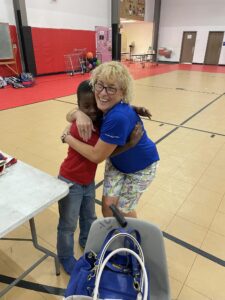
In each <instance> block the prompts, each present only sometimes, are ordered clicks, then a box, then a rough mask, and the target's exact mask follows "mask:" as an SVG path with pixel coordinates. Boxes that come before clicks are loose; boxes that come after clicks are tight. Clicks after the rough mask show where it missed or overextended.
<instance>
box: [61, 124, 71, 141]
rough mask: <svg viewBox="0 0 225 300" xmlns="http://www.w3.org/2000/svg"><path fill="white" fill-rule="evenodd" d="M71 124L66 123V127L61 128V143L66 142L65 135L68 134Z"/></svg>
mask: <svg viewBox="0 0 225 300" xmlns="http://www.w3.org/2000/svg"><path fill="white" fill-rule="evenodd" d="M71 125H72V124H69V125H67V126H66V128H65V129H64V130H63V133H62V135H61V141H62V143H66V137H67V136H68V135H70V128H71Z"/></svg>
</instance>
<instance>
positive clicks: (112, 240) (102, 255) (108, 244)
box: [99, 232, 144, 264]
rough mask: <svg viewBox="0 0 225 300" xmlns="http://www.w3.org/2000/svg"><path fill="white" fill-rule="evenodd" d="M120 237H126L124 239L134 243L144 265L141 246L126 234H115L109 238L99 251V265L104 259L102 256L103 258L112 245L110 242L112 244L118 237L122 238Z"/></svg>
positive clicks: (131, 236)
mask: <svg viewBox="0 0 225 300" xmlns="http://www.w3.org/2000/svg"><path fill="white" fill-rule="evenodd" d="M122 236H123V237H126V238H129V239H131V240H132V241H133V242H134V244H135V246H136V247H137V249H138V252H139V255H140V257H141V259H142V261H143V263H144V254H143V251H142V248H141V245H140V244H139V243H138V241H137V240H136V238H135V237H134V236H133V235H131V234H129V233H127V232H120V233H117V234H115V235H113V236H112V237H111V238H110V240H108V242H107V243H106V244H105V246H104V248H103V249H102V251H101V255H100V257H99V264H101V263H102V261H103V259H104V256H105V253H106V251H107V250H108V248H109V246H110V245H111V244H112V242H114V241H115V240H116V239H117V238H118V237H122Z"/></svg>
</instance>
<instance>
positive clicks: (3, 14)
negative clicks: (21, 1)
mask: <svg viewBox="0 0 225 300" xmlns="http://www.w3.org/2000/svg"><path fill="white" fill-rule="evenodd" d="M0 22H2V23H9V24H10V25H15V24H16V21H15V16H14V10H13V2H12V0H0Z"/></svg>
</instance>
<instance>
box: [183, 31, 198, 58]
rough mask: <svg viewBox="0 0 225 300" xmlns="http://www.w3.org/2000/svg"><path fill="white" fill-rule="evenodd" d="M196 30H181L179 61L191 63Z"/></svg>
mask: <svg viewBox="0 0 225 300" xmlns="http://www.w3.org/2000/svg"><path fill="white" fill-rule="evenodd" d="M195 40H196V31H189V32H187V31H186V32H183V40H182V46H181V55H180V62H181V63H192V60H193V55H194V49H195Z"/></svg>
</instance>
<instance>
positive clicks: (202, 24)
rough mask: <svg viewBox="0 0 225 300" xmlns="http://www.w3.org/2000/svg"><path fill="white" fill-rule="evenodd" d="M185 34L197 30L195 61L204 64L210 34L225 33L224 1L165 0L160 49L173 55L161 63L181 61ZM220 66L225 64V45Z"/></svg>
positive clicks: (161, 58)
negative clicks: (166, 50) (167, 50)
mask: <svg viewBox="0 0 225 300" xmlns="http://www.w3.org/2000/svg"><path fill="white" fill-rule="evenodd" d="M183 31H197V37H196V44H195V51H194V57H193V62H194V63H203V62H204V57H205V51H206V46H207V40H208V33H209V31H225V0H188V1H187V0H162V3H161V16H160V31H159V43H158V47H159V48H160V47H166V48H168V49H170V50H172V56H171V58H170V59H166V58H164V57H162V56H160V57H159V58H160V60H167V61H179V59H180V52H181V44H182V37H183ZM224 41H225V37H224ZM219 64H225V46H222V50H221V55H220V60H219Z"/></svg>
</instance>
